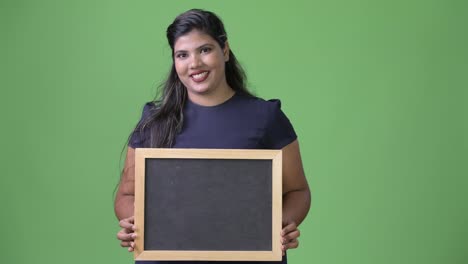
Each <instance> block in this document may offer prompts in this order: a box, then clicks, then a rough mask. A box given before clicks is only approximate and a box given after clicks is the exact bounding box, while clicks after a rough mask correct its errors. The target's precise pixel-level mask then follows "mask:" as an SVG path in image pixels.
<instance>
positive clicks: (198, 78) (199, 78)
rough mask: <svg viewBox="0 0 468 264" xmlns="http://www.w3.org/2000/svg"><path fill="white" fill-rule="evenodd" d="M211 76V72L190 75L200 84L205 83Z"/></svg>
mask: <svg viewBox="0 0 468 264" xmlns="http://www.w3.org/2000/svg"><path fill="white" fill-rule="evenodd" d="M209 74H210V72H209V71H199V72H195V73H192V74H190V78H192V80H193V81H194V82H197V83H199V82H203V81H204V80H206V78H208V75H209Z"/></svg>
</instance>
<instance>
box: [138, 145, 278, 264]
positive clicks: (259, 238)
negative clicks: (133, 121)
mask: <svg viewBox="0 0 468 264" xmlns="http://www.w3.org/2000/svg"><path fill="white" fill-rule="evenodd" d="M135 153H136V154H135V222H136V226H137V234H138V236H137V239H136V240H135V242H136V247H135V259H136V260H226V261H232V260H265V261H266V260H281V244H280V231H281V158H282V157H281V151H280V150H219V149H217V150H213V149H136V152H135Z"/></svg>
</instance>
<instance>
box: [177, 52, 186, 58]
mask: <svg viewBox="0 0 468 264" xmlns="http://www.w3.org/2000/svg"><path fill="white" fill-rule="evenodd" d="M175 57H176V58H178V59H184V58H187V53H184V52H179V53H177V54H176V55H175Z"/></svg>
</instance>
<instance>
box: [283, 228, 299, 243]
mask: <svg viewBox="0 0 468 264" xmlns="http://www.w3.org/2000/svg"><path fill="white" fill-rule="evenodd" d="M300 235H301V233H300V231H299V230H298V229H296V230H294V231H292V232H290V233H288V234H286V235H285V236H283V239H282V240H283V241H282V242H283V244H284V243H286V242H289V241H292V240H294V239H296V238H298V237H299V236H300Z"/></svg>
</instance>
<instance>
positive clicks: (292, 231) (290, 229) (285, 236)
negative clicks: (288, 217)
mask: <svg viewBox="0 0 468 264" xmlns="http://www.w3.org/2000/svg"><path fill="white" fill-rule="evenodd" d="M299 235H300V232H299V229H297V225H296V223H295V222H294V221H289V222H283V230H281V244H282V246H281V250H282V251H283V256H284V254H285V253H286V250H288V249H290V248H297V247H298V246H299V240H297V238H298V237H299Z"/></svg>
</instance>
